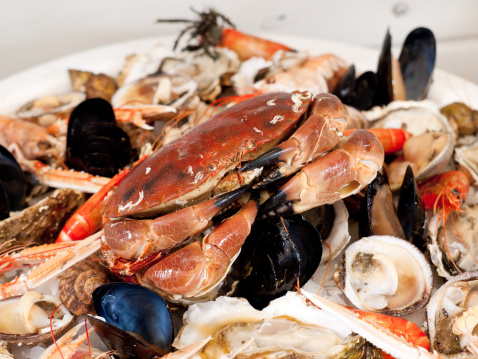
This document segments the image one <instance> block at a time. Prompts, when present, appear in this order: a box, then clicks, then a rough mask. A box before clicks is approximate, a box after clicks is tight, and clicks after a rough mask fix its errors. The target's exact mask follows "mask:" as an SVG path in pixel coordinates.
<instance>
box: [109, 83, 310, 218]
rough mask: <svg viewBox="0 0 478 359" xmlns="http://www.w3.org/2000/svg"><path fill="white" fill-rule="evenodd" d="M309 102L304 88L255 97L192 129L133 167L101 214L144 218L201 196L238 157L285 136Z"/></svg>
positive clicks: (248, 155) (253, 153) (243, 157)
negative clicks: (302, 90)
mask: <svg viewBox="0 0 478 359" xmlns="http://www.w3.org/2000/svg"><path fill="white" fill-rule="evenodd" d="M311 100H312V96H311V94H310V93H309V92H302V93H300V92H294V93H292V94H290V93H269V94H265V95H260V96H257V97H256V98H254V99H253V100H249V101H246V102H242V103H240V104H238V105H236V106H233V107H231V108H229V109H227V110H226V111H224V112H222V113H220V114H218V115H216V116H214V117H213V118H212V119H210V120H209V121H207V122H204V123H203V124H200V125H198V126H196V127H194V128H193V129H191V130H190V131H189V132H188V133H187V134H186V135H185V136H183V137H182V138H180V139H179V140H177V141H175V142H174V143H171V144H169V145H168V146H166V147H162V148H160V149H159V150H158V151H156V152H155V153H153V154H152V155H151V156H149V157H148V158H147V159H146V160H144V161H143V162H142V163H141V164H139V165H138V166H136V167H135V168H133V169H132V170H131V172H130V173H129V174H128V175H127V176H126V177H125V178H124V179H123V181H122V182H121V183H120V185H119V186H118V187H117V189H116V190H115V191H114V193H112V194H111V195H110V196H108V197H107V198H106V200H105V205H104V207H103V215H104V216H105V217H110V218H111V217H121V216H127V215H132V214H137V213H140V216H145V215H148V214H150V213H154V212H156V213H161V212H166V211H170V210H172V209H176V208H177V207H178V205H181V204H182V202H184V201H188V202H194V201H196V202H197V201H198V200H201V199H204V197H206V196H208V195H209V193H210V191H211V190H212V189H213V188H214V187H215V186H216V184H217V183H218V182H219V180H220V179H221V178H222V176H224V174H225V173H226V172H227V171H230V170H232V169H233V168H235V167H236V166H237V165H238V164H239V163H240V161H241V160H247V159H249V158H251V157H253V156H254V157H255V156H257V155H259V154H261V153H263V152H265V151H266V150H268V149H269V148H271V147H273V146H274V145H276V144H277V143H279V142H280V141H282V140H283V139H284V138H285V137H286V136H287V135H289V134H290V132H291V131H292V130H293V129H294V128H295V127H296V124H297V122H298V120H299V119H300V118H301V117H302V115H303V114H304V113H305V111H306V109H307V108H308V107H309V105H310V103H311ZM184 204H185V203H184Z"/></svg>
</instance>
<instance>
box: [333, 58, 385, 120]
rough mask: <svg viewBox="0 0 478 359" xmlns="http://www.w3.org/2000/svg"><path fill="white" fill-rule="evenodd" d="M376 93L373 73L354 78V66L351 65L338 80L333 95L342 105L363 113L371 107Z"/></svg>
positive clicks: (369, 72) (375, 77)
mask: <svg viewBox="0 0 478 359" xmlns="http://www.w3.org/2000/svg"><path fill="white" fill-rule="evenodd" d="M376 92H377V76H376V75H375V73H374V72H372V71H366V72H364V73H363V74H362V75H360V76H359V77H358V78H355V66H354V65H352V66H350V67H349V68H348V70H347V71H346V72H345V73H344V74H343V75H342V77H341V78H340V81H339V84H338V85H337V87H336V88H335V91H334V95H336V96H337V97H338V98H339V99H340V100H341V101H342V102H343V103H344V104H346V105H349V106H352V107H355V108H356V109H358V110H360V111H365V110H368V109H370V108H371V107H372V106H373V101H374V98H375V94H376Z"/></svg>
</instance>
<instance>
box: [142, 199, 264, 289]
mask: <svg viewBox="0 0 478 359" xmlns="http://www.w3.org/2000/svg"><path fill="white" fill-rule="evenodd" d="M257 206H258V205H257V202H256V201H255V200H254V199H251V200H249V201H248V202H247V203H246V205H245V206H244V207H243V208H242V209H241V210H240V211H239V212H238V213H236V214H235V215H234V216H232V217H231V218H229V219H227V220H225V221H224V222H222V223H221V224H220V225H218V226H217V227H216V228H215V229H214V230H213V232H212V233H211V234H210V235H209V236H207V237H205V238H204V240H203V242H202V244H201V243H200V242H198V241H196V242H193V243H191V244H189V245H188V246H186V247H184V248H181V249H180V250H178V251H176V252H174V253H172V254H170V255H169V256H167V257H165V258H164V259H162V260H160V261H158V262H157V263H156V264H154V265H153V266H151V267H150V268H149V269H148V270H147V271H146V272H145V274H144V279H145V280H146V282H147V283H148V284H149V283H151V284H152V285H154V286H155V287H156V288H158V289H159V290H161V291H164V292H166V293H170V294H173V295H178V296H187V297H190V296H194V295H197V294H198V293H200V292H202V291H204V290H205V289H207V288H210V287H212V286H214V285H215V284H216V283H218V282H219V281H220V280H222V278H223V277H224V276H225V274H226V273H227V269H228V268H229V264H230V263H231V260H232V259H233V258H235V257H236V256H237V255H238V253H239V252H240V249H241V247H242V245H243V244H244V241H245V240H246V238H247V236H248V235H249V233H250V231H251V226H252V223H253V222H254V219H255V217H256V214H257Z"/></svg>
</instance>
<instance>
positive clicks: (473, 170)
mask: <svg viewBox="0 0 478 359" xmlns="http://www.w3.org/2000/svg"><path fill="white" fill-rule="evenodd" d="M471 138H474V140H473V142H472V143H470V144H468V145H464V146H461V147H456V148H455V161H456V162H457V163H458V164H459V165H461V166H463V167H464V168H465V169H466V170H467V172H468V173H469V174H470V176H471V178H472V179H473V181H474V183H475V184H476V183H478V160H477V159H478V138H477V137H471Z"/></svg>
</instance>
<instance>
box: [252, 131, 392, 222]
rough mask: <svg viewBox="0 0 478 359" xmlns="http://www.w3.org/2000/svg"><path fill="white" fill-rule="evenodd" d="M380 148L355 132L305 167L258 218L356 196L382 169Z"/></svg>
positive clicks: (265, 205)
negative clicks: (338, 146)
mask: <svg viewBox="0 0 478 359" xmlns="http://www.w3.org/2000/svg"><path fill="white" fill-rule="evenodd" d="M383 161H384V152H383V148H382V145H381V144H380V142H379V141H378V139H377V137H375V136H374V135H373V134H371V133H370V132H367V131H365V130H358V131H356V132H354V133H353V134H352V135H351V136H349V137H348V138H347V139H346V141H345V142H344V144H343V145H342V147H341V148H339V149H337V150H335V151H332V152H330V153H328V154H326V155H325V156H323V157H321V158H319V159H317V160H315V161H314V162H312V163H311V164H310V165H308V166H306V167H304V168H303V169H302V170H301V171H300V172H298V173H297V174H296V175H295V176H294V177H292V178H291V179H290V180H289V181H288V182H287V183H286V184H285V185H283V186H282V187H281V188H280V189H279V191H278V192H277V193H275V194H274V195H273V196H272V197H270V198H269V199H268V200H267V201H266V202H264V203H263V204H262V206H261V207H260V209H259V217H263V218H264V217H274V216H280V215H286V214H291V213H301V212H304V211H306V210H308V209H310V208H313V207H317V206H321V205H323V204H329V203H333V202H335V201H338V200H339V199H343V198H345V197H348V196H350V195H352V194H355V193H357V192H359V191H360V190H361V189H362V188H364V187H365V186H367V185H368V184H369V183H370V182H371V181H372V180H373V179H374V178H375V176H376V175H377V171H378V170H379V169H380V168H381V167H382V165H383Z"/></svg>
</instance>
